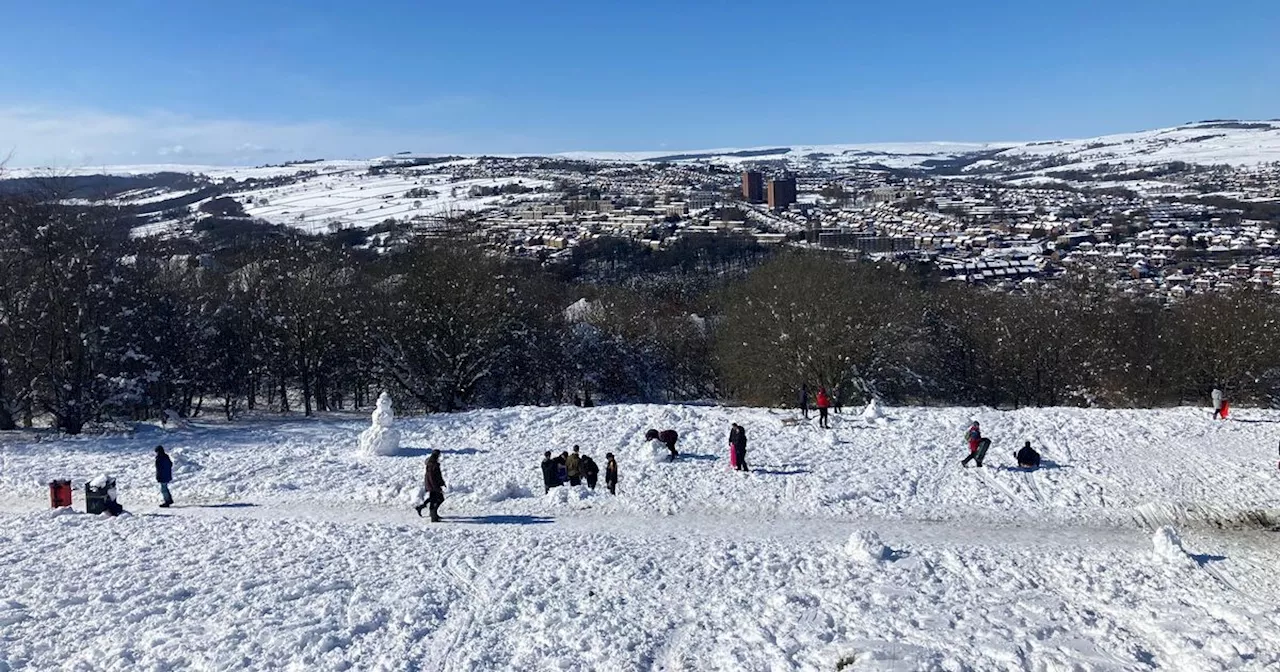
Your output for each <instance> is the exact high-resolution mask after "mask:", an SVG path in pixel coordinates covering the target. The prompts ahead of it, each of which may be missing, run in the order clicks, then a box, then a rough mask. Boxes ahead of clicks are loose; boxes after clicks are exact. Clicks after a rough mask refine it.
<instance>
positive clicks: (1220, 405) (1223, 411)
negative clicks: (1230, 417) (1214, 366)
mask: <svg viewBox="0 0 1280 672" xmlns="http://www.w3.org/2000/svg"><path fill="white" fill-rule="evenodd" d="M1209 396H1210V398H1211V399H1213V419H1214V420H1226V419H1227V401H1226V400H1225V399H1223V398H1222V390H1219V389H1218V388H1216V387H1215V388H1213V392H1212V393H1210V395H1209Z"/></svg>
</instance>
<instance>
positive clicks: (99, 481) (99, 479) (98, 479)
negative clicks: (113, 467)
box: [89, 474, 111, 488]
mask: <svg viewBox="0 0 1280 672" xmlns="http://www.w3.org/2000/svg"><path fill="white" fill-rule="evenodd" d="M110 482H111V477H110V476H108V475H106V474H100V475H98V476H95V477H94V479H93V480H92V481H89V487H91V488H105V487H107V484H108V483H110Z"/></svg>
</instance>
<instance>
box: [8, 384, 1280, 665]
mask: <svg viewBox="0 0 1280 672" xmlns="http://www.w3.org/2000/svg"><path fill="white" fill-rule="evenodd" d="M858 410H860V409H846V414H844V415H840V416H836V417H835V419H834V422H833V425H834V429H833V430H831V431H823V430H820V429H818V428H817V427H816V426H814V425H813V424H809V423H805V422H800V423H798V424H796V425H790V424H788V423H789V422H790V420H789V418H791V417H792V414H790V413H784V412H780V411H771V410H766V409H739V408H714V407H691V406H605V407H596V408H590V409H578V408H533V407H529V408H514V409H503V410H491V411H475V412H469V413H460V414H452V415H439V416H428V417H422V418H410V419H407V420H403V421H402V422H401V424H400V429H401V430H402V432H403V433H404V441H403V443H404V445H405V446H406V447H407V448H408V452H409V454H408V455H407V456H404V457H375V458H370V457H361V456H359V455H357V454H356V452H355V451H356V435H357V434H358V433H359V432H360V431H361V430H362V429H363V428H364V427H365V426H366V425H367V423H368V421H367V418H357V417H354V416H353V417H351V418H350V419H343V418H332V417H331V418H326V419H322V420H304V419H297V420H287V421H281V420H272V419H260V420H253V421H247V422H244V423H240V424H236V425H226V424H222V423H210V424H201V423H196V424H195V425H193V426H192V427H190V428H185V429H175V430H169V431H166V430H162V429H159V428H154V427H150V426H141V427H138V428H137V429H136V430H135V431H132V432H129V433H126V434H117V435H112V436H106V437H76V438H57V437H51V436H41V435H35V434H33V435H23V434H20V433H18V434H12V433H11V434H7V435H3V436H0V491H2V492H3V493H4V494H3V495H0V562H3V563H4V566H5V567H6V577H7V581H6V582H5V583H4V585H3V587H0V624H3V626H4V627H3V628H0V669H23V668H26V667H29V668H31V669H45V668H47V667H51V666H52V667H56V666H66V667H73V668H74V667H82V668H86V669H149V668H165V667H169V668H208V669H228V668H246V669H279V668H281V667H297V668H300V669H301V668H305V669H351V668H354V669H388V670H389V669H570V670H573V669H582V670H588V669H591V670H597V669H598V670H650V669H668V670H678V669H690V670H693V669H697V670H714V669H726V670H762V669H805V670H809V669H812V670H833V669H837V668H838V667H841V666H843V667H841V669H864V670H879V669H911V670H915V669H983V670H1004V669H1007V670H1022V669H1084V670H1128V669H1146V668H1150V667H1156V668H1166V669H1196V670H1215V669H1234V668H1240V669H1269V668H1273V667H1275V666H1277V665H1280V637H1277V633H1280V607H1277V604H1278V603H1280V602H1278V601H1277V598H1280V579H1278V578H1277V577H1276V575H1275V572H1274V569H1275V567H1276V566H1277V560H1280V551H1278V550H1277V547H1276V545H1275V533H1274V532H1270V531H1265V530H1264V529H1262V528H1263V527H1265V526H1266V524H1267V523H1268V518H1267V516H1268V515H1270V514H1269V513H1268V512H1269V511H1270V510H1273V509H1275V508H1276V507H1280V472H1278V471H1277V470H1276V464H1275V459H1276V455H1275V445H1276V443H1275V442H1276V438H1275V436H1276V435H1275V430H1274V428H1275V427H1276V426H1277V425H1276V423H1280V414H1278V413H1275V412H1263V411H1250V410H1241V411H1238V414H1239V415H1238V418H1237V419H1236V420H1234V421H1229V422H1214V421H1212V420H1210V419H1209V413H1208V412H1207V411H1206V410H1205V409H1200V408H1194V409H1193V408H1185V409H1169V410H1160V411H1103V410H1080V409H1040V410H1022V411H1015V412H999V411H992V410H988V409H954V408H953V409H945V408H943V409H936V408H932V409H905V408H904V409H888V410H887V412H886V414H885V417H884V418H882V419H875V418H864V417H862V416H861V414H859V413H858V412H857V411H858ZM972 417H976V418H978V419H979V420H981V422H982V426H983V429H984V432H985V433H986V434H987V435H988V436H989V437H990V438H992V439H993V441H994V447H993V449H992V452H991V454H990V456H989V457H988V460H987V464H986V465H985V466H984V467H983V468H982V469H976V468H971V469H963V468H961V467H960V464H959V459H960V457H962V455H963V454H964V450H963V448H962V446H961V440H960V436H961V434H962V433H963V431H964V428H965V426H966V425H967V424H968V422H969V420H970V418H972ZM730 421H737V422H739V423H741V424H743V425H744V426H745V427H746V428H747V431H748V434H749V437H750V452H749V461H750V463H751V464H752V467H753V471H752V472H751V473H749V474H743V473H739V472H734V471H730V470H728V469H727V465H726V460H725V434H726V433H727V430H728V425H729V422H730ZM650 427H654V428H658V429H663V428H667V427H672V428H675V429H677V430H679V431H680V432H681V436H682V438H681V441H680V448H681V450H682V452H683V454H684V457H683V458H682V459H681V460H680V461H678V462H676V463H667V462H664V461H661V460H657V461H655V460H654V459H653V456H654V452H653V451H652V450H650V449H649V447H647V446H646V445H645V444H644V442H643V433H644V431H645V430H646V429H648V428H650ZM1024 440H1030V441H1032V443H1033V445H1036V446H1037V447H1039V448H1040V449H1041V450H1042V452H1043V454H1044V456H1045V459H1046V463H1045V466H1044V467H1043V468H1042V469H1041V470H1040V471H1037V472H1034V473H1027V472H1022V471H1018V470H1016V469H1014V468H1013V467H1012V465H1011V462H1012V457H1011V453H1012V451H1013V450H1014V449H1015V448H1016V447H1017V446H1018V445H1020V444H1021V442H1022V441H1024ZM157 443H163V444H164V445H166V446H167V447H169V449H170V452H171V454H173V455H174V460H175V465H176V466H175V482H174V484H173V491H174V494H175V496H176V497H177V499H178V502H179V506H178V507H176V508H174V509H169V510H161V509H157V508H155V506H154V504H153V502H154V501H156V500H157V499H158V493H157V492H156V491H155V486H154V483H153V481H152V478H151V475H152V474H151V464H150V458H151V448H152V447H153V446H154V445H155V444H157ZM574 444H577V445H580V446H582V448H583V450H584V452H585V453H587V454H590V455H593V456H594V457H596V458H597V459H598V460H601V461H603V460H602V458H603V454H604V453H605V452H606V451H611V452H614V453H615V454H617V455H618V456H619V463H620V465H621V472H622V485H621V490H620V493H619V494H618V495H617V496H616V497H615V496H610V495H609V494H607V493H605V492H602V491H595V492H592V491H589V490H586V489H582V488H562V489H558V490H554V491H552V493H551V494H550V495H546V496H544V495H542V494H541V481H540V474H539V470H538V462H539V460H540V457H541V454H542V451H544V450H553V451H556V452H558V451H560V450H568V449H569V448H571V447H572V445H574ZM433 448H438V449H441V450H442V451H444V457H443V461H442V464H443V467H444V475H445V478H446V480H447V482H448V484H449V490H448V492H447V495H448V499H447V501H446V503H445V505H444V507H443V513H444V515H445V516H446V517H447V518H448V520H447V521H446V522H445V523H442V524H439V525H431V524H429V523H426V522H425V521H424V520H423V519H420V518H418V517H417V516H415V515H414V513H413V511H412V509H411V508H410V506H411V505H412V504H413V503H415V502H416V501H417V497H419V496H420V485H419V483H420V480H421V471H422V456H423V455H425V454H426V452H427V451H428V450H430V449H433ZM101 472H109V473H111V474H113V475H114V476H116V477H117V478H118V479H119V481H120V493H121V499H122V500H123V502H124V504H125V506H126V507H128V508H129V509H130V510H132V511H133V512H134V514H135V515H132V516H127V517H122V518H119V519H114V520H112V519H99V518H96V517H89V516H84V515H74V514H69V515H51V514H50V513H49V512H47V511H42V510H41V509H42V508H43V507H46V506H47V500H46V499H44V498H45V486H44V483H45V482H46V481H47V480H48V479H50V478H55V477H64V478H71V479H74V480H75V481H76V482H77V483H83V481H85V480H87V479H88V478H90V477H92V476H94V475H97V474H98V473H101ZM76 506H77V507H81V506H82V504H81V500H80V497H79V495H77V497H76ZM1168 523H1173V524H1175V525H1176V526H1177V527H1178V528H1180V530H1181V533H1182V542H1181V543H1182V546H1179V545H1178V543H1176V540H1174V539H1173V537H1170V536H1169V535H1168V534H1167V533H1161V534H1160V535H1157V537H1156V539H1157V540H1158V541H1159V543H1158V544H1153V541H1152V532H1153V528H1155V527H1156V526H1158V525H1162V524H1168ZM1223 527H1225V529H1220V528H1223Z"/></svg>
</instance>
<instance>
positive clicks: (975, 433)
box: [960, 420, 991, 467]
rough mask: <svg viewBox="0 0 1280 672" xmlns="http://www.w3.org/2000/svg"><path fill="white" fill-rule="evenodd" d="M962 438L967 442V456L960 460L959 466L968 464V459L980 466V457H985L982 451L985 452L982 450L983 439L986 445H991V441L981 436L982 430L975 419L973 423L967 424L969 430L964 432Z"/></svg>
mask: <svg viewBox="0 0 1280 672" xmlns="http://www.w3.org/2000/svg"><path fill="white" fill-rule="evenodd" d="M964 438H965V441H968V442H969V456H968V457H966V458H964V459H963V460H961V461H960V466H962V467H967V466H969V460H974V461H975V462H976V463H977V465H978V466H979V467H981V466H982V458H983V457H985V455H984V453H985V452H986V451H985V450H983V447H984V446H983V442H984V441H985V442H986V445H988V446H989V445H991V442H990V441H987V440H986V439H984V438H982V430H981V429H980V428H979V427H978V421H977V420H974V421H973V424H972V425H969V431H967V432H965V433H964Z"/></svg>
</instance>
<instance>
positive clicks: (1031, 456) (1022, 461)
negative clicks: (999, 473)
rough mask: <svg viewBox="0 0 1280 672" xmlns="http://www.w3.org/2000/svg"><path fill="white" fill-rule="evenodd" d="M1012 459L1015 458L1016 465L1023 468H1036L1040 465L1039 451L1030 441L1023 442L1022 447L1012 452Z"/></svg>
mask: <svg viewBox="0 0 1280 672" xmlns="http://www.w3.org/2000/svg"><path fill="white" fill-rule="evenodd" d="M1013 459H1015V460H1017V461H1018V466H1019V467H1022V468H1023V469H1037V468H1039V467H1040V453H1038V452H1036V449H1035V448H1032V447H1031V442H1030V441H1028V442H1026V443H1025V444H1023V445H1022V448H1021V449H1020V450H1018V452H1016V453H1014V454H1013Z"/></svg>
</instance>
